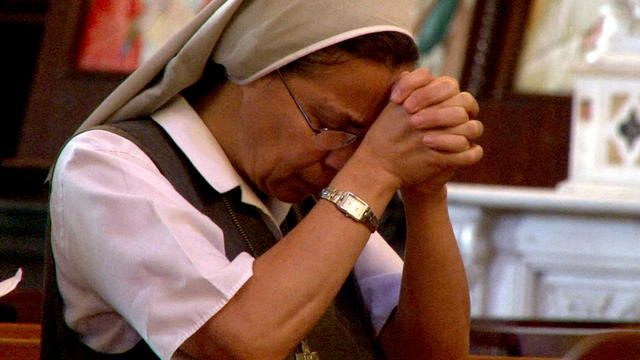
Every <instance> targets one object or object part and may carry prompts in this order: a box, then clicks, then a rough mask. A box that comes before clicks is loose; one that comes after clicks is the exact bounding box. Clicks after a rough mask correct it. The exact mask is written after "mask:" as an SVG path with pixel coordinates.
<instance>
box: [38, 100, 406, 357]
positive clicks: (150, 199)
mask: <svg viewBox="0 0 640 360" xmlns="http://www.w3.org/2000/svg"><path fill="white" fill-rule="evenodd" d="M152 117H153V119H154V120H155V121H157V122H158V123H159V124H160V125H161V126H162V127H163V128H164V129H165V130H166V131H167V132H168V133H169V135H170V136H171V137H172V139H173V140H174V141H175V142H176V143H177V144H178V146H179V147H180V148H181V150H182V151H183V152H184V153H185V154H186V156H187V157H188V158H189V159H190V161H191V162H192V163H193V165H194V166H195V167H196V168H197V170H198V171H199V172H200V173H201V174H202V175H203V177H204V178H205V179H206V180H207V181H208V182H209V183H210V184H211V186H213V187H214V188H215V189H216V190H217V191H218V192H221V193H222V192H226V191H228V190H231V189H233V188H235V187H238V186H240V187H241V189H242V201H243V202H246V203H248V204H252V205H254V206H256V207H258V208H259V209H261V210H262V211H263V212H264V213H265V214H267V216H268V218H269V219H271V220H272V221H273V222H274V224H280V223H281V222H282V221H283V220H284V217H285V216H286V214H287V212H288V210H289V208H290V204H285V203H282V202H280V201H278V200H275V199H272V200H270V201H268V205H266V204H265V203H263V202H262V201H261V200H260V199H259V198H258V196H257V195H256V194H255V193H254V192H253V191H252V190H251V188H250V187H249V186H247V184H245V183H244V181H243V180H242V178H241V177H240V176H239V175H238V173H237V172H236V171H235V170H234V168H233V167H232V166H231V164H230V162H229V160H228V158H227V157H226V156H225V154H224V152H223V151H222V149H221V147H220V145H219V144H218V142H217V141H216V139H215V138H214V137H213V136H212V134H211V133H210V132H209V130H208V129H207V127H206V126H205V125H204V123H203V122H202V120H201V119H200V117H199V116H198V114H197V113H196V112H195V111H194V110H193V109H192V108H191V106H190V105H189V104H188V103H187V102H186V101H185V100H184V99H183V98H182V97H180V96H178V97H176V98H175V99H174V100H173V101H172V102H170V103H169V104H168V105H167V106H165V107H164V108H162V109H161V110H160V111H158V112H156V113H155V114H154V115H153V116H152ZM50 211H51V226H52V244H53V253H54V257H55V260H56V271H57V280H58V286H59V288H60V292H61V294H62V296H63V299H64V302H65V312H64V315H65V320H66V322H67V324H68V325H69V326H70V327H71V328H72V329H74V330H75V331H77V332H78V333H79V334H81V337H82V340H83V341H84V342H85V343H86V344H87V345H89V346H90V347H91V348H93V349H95V350H97V351H101V352H108V353H113V352H124V351H127V350H129V349H131V348H132V347H133V346H135V344H136V343H137V342H138V341H139V340H140V339H141V338H142V339H144V340H145V341H146V342H147V343H148V344H149V345H150V347H151V348H152V349H153V350H154V351H155V352H156V354H157V355H158V356H159V357H160V358H161V359H171V358H173V359H176V358H179V355H178V354H179V352H176V350H177V349H178V348H179V347H180V346H181V345H182V343H183V342H184V341H185V340H186V339H188V338H189V337H190V336H191V335H193V334H194V333H195V332H196V330H198V329H199V328H200V327H201V326H202V325H203V324H204V323H205V322H206V321H207V320H209V319H210V318H211V317H212V316H213V315H214V314H216V312H217V311H218V310H220V309H221V308H222V307H223V306H224V305H225V304H226V303H227V302H228V301H229V299H231V297H233V296H234V294H235V293H236V292H237V291H238V290H239V289H240V288H241V287H242V285H243V284H244V283H245V281H247V279H249V278H250V277H251V276H252V264H253V260H254V259H253V257H252V256H251V255H249V254H247V253H241V254H240V255H238V256H237V257H236V258H235V259H233V260H232V261H229V260H228V259H227V258H226V256H225V249H224V238H223V233H222V230H221V229H220V228H219V227H218V226H217V225H216V224H215V223H213V222H212V221H211V220H210V219H209V218H208V217H207V216H205V215H203V214H202V213H200V212H199V211H198V210H196V209H195V208H194V207H193V206H192V205H191V204H190V203H189V202H188V201H187V200H185V199H184V198H183V197H182V196H181V195H180V194H178V193H177V192H176V191H175V190H174V188H173V187H172V185H171V184H170V183H169V182H168V180H166V179H165V178H164V177H163V176H162V174H161V173H160V172H159V171H158V169H157V168H156V167H155V165H154V164H153V162H152V161H151V159H149V157H148V156H147V155H146V154H145V153H144V152H143V151H142V150H141V149H140V148H138V147H137V146H136V145H135V144H133V143H132V142H131V141H129V140H127V139H125V138H123V137H121V136H119V135H116V134H113V133H111V132H108V131H103V130H91V131H88V132H85V133H82V134H80V135H78V136H76V137H74V138H73V139H72V140H71V141H70V142H69V143H68V144H67V145H66V146H65V148H64V150H63V151H62V153H61V155H60V157H59V158H58V161H57V164H56V167H55V171H54V175H53V182H52V193H51V202H50ZM276 227H277V226H276ZM354 270H355V274H356V278H357V279H358V283H359V285H360V288H361V291H362V293H363V297H364V301H365V306H366V307H367V310H368V311H369V312H370V315H371V319H372V322H373V326H374V329H375V330H376V332H378V331H379V330H380V329H381V327H382V326H383V325H384V323H385V321H386V319H387V318H388V316H389V314H390V312H391V311H392V309H393V308H394V307H395V305H396V304H397V301H398V293H399V288H400V280H401V272H402V260H401V259H400V258H399V257H398V255H397V254H396V253H395V252H394V251H393V249H392V248H391V247H390V246H389V245H388V244H387V243H386V242H385V241H384V239H382V237H381V236H380V235H379V234H378V233H374V234H372V236H371V238H370V239H369V241H368V243H367V245H366V247H365V249H364V250H363V252H362V253H361V255H360V257H359V259H358V261H357V263H356V265H355V268H354Z"/></svg>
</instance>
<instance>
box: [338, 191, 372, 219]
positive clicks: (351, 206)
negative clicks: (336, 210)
mask: <svg viewBox="0 0 640 360" xmlns="http://www.w3.org/2000/svg"><path fill="white" fill-rule="evenodd" d="M342 207H343V208H344V209H345V210H347V212H348V213H349V214H350V215H352V216H353V217H355V218H357V219H358V220H360V219H362V215H364V212H365V211H366V210H367V204H365V203H363V202H362V201H360V200H358V199H356V198H354V197H353V196H347V197H346V198H345V199H344V202H343V204H342Z"/></svg>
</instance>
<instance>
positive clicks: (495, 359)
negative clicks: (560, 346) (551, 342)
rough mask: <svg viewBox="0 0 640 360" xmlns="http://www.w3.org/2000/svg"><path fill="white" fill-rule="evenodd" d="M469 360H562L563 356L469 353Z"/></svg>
mask: <svg viewBox="0 0 640 360" xmlns="http://www.w3.org/2000/svg"><path fill="white" fill-rule="evenodd" d="M467 359H468V360H561V358H548V357H545V358H539V357H520V356H494V355H469V357H468V358H467Z"/></svg>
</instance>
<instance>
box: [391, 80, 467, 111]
mask: <svg viewBox="0 0 640 360" xmlns="http://www.w3.org/2000/svg"><path fill="white" fill-rule="evenodd" d="M459 93H460V87H459V85H458V81H456V80H455V79H454V78H452V77H448V76H443V77H439V78H436V79H434V80H433V81H431V82H429V83H428V84H427V85H425V86H423V87H419V88H417V89H414V90H413V92H411V94H410V95H409V96H408V97H407V98H406V99H405V100H404V103H403V106H404V109H405V111H406V112H407V113H409V114H415V113H416V112H418V111H420V110H422V109H425V108H427V107H429V106H433V105H438V104H440V103H442V102H444V101H446V100H448V99H451V98H453V97H455V96H457V95H458V94H459Z"/></svg>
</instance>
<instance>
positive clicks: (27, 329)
mask: <svg viewBox="0 0 640 360" xmlns="http://www.w3.org/2000/svg"><path fill="white" fill-rule="evenodd" d="M40 331H41V327H40V324H35V323H0V354H2V355H1V357H2V359H3V360H38V359H39V358H40Z"/></svg>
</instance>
